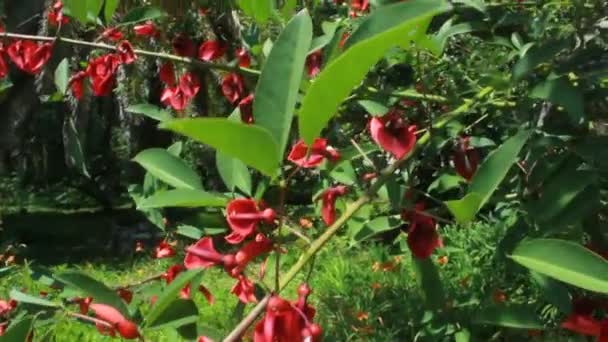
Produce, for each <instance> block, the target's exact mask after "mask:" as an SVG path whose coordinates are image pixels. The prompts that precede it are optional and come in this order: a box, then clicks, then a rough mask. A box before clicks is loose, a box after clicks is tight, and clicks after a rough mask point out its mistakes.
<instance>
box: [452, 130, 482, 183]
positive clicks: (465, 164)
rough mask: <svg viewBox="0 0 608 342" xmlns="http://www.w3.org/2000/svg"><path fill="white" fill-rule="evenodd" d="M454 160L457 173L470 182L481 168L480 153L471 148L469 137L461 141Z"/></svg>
mask: <svg viewBox="0 0 608 342" xmlns="http://www.w3.org/2000/svg"><path fill="white" fill-rule="evenodd" d="M453 159H454V167H455V168H456V172H458V174H459V175H461V176H462V178H464V179H466V180H467V181H469V182H470V181H471V179H472V178H473V175H475V172H476V171H477V167H478V166H479V153H477V150H475V149H474V148H470V147H469V137H463V138H462V139H460V142H459V143H458V146H457V147H456V151H455V152H454V156H453Z"/></svg>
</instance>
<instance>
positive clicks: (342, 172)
mask: <svg viewBox="0 0 608 342" xmlns="http://www.w3.org/2000/svg"><path fill="white" fill-rule="evenodd" d="M329 176H330V177H331V178H333V179H335V180H336V181H338V182H339V183H342V184H345V185H353V184H355V183H357V173H356V172H355V168H354V167H353V164H352V163H351V162H350V160H344V161H341V162H340V163H338V164H336V165H334V166H333V167H332V168H331V170H330V172H329Z"/></svg>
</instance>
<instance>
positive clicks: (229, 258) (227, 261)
mask: <svg viewBox="0 0 608 342" xmlns="http://www.w3.org/2000/svg"><path fill="white" fill-rule="evenodd" d="M222 263H223V264H224V266H225V267H227V268H232V267H234V266H236V265H237V262H236V257H235V256H234V254H226V255H224V256H222Z"/></svg>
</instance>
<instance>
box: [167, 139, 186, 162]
mask: <svg viewBox="0 0 608 342" xmlns="http://www.w3.org/2000/svg"><path fill="white" fill-rule="evenodd" d="M183 148H184V143H182V142H181V141H177V142H175V143H173V144H172V145H171V146H169V147H167V152H169V153H171V154H172V155H174V156H176V157H178V158H179V156H180V155H181V154H182V150H183Z"/></svg>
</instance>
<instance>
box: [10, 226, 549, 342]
mask: <svg viewBox="0 0 608 342" xmlns="http://www.w3.org/2000/svg"><path fill="white" fill-rule="evenodd" d="M503 233H504V231H503V229H502V228H500V227H494V226H490V225H486V224H474V225H471V226H468V227H447V228H443V229H442V236H443V238H444V242H445V245H446V247H445V248H444V249H441V250H438V251H436V253H435V254H434V255H433V257H432V258H433V260H434V261H435V264H437V258H438V257H441V256H445V257H447V258H448V262H447V263H446V264H445V265H442V266H438V271H439V275H440V277H441V280H442V283H443V284H444V287H445V292H446V300H445V308H444V310H440V311H439V312H433V311H430V310H427V307H426V303H425V299H424V296H423V295H422V293H421V291H420V288H419V286H418V284H417V281H416V274H415V272H414V268H413V265H412V260H411V257H410V254H409V252H405V253H404V252H402V250H403V246H404V241H405V235H403V234H402V235H401V236H400V237H399V238H398V239H397V240H396V242H395V243H383V244H381V245H378V244H371V243H368V244H365V245H360V246H356V247H353V248H348V243H347V241H344V240H341V239H337V240H334V241H332V242H331V245H329V246H327V248H325V249H324V251H323V252H322V253H321V254H320V255H319V256H318V257H317V260H316V262H315V264H314V272H312V274H311V276H310V279H309V283H310V286H311V288H312V289H313V295H312V296H311V301H312V304H313V306H315V307H316V308H317V310H318V312H317V318H316V321H318V322H319V323H320V324H321V326H322V327H323V328H324V331H325V337H326V340H327V341H412V340H414V339H417V340H420V341H451V340H453V338H454V336H453V335H454V333H455V332H456V331H458V330H459V329H461V327H462V326H466V327H467V328H468V329H470V330H471V332H472V333H473V334H474V336H477V337H478V338H480V340H496V341H501V340H505V341H510V340H522V339H523V340H526V339H527V331H526V330H520V331H517V330H513V329H505V330H501V329H496V328H494V327H476V326H473V325H470V318H471V316H472V315H473V314H474V313H475V312H476V310H478V309H479V307H480V306H482V307H485V306H492V305H495V304H494V303H493V300H492V294H493V293H494V292H495V291H496V290H501V291H503V292H504V293H505V294H506V297H507V303H524V302H526V303H537V304H539V303H540V302H538V301H537V298H538V295H537V293H536V291H535V290H534V289H530V286H524V284H525V283H526V279H522V278H514V277H512V276H510V272H508V271H507V270H505V269H503V268H498V267H497V265H502V264H503V263H502V262H500V263H498V262H496V261H495V250H496V245H497V243H498V241H499V239H500V237H501V236H502V235H503ZM405 248H407V247H405ZM297 255H298V252H297V251H296V250H291V251H289V253H288V254H287V255H285V256H284V257H283V260H284V262H285V264H286V265H285V267H287V266H288V265H289V264H290V263H293V262H295V260H296V257H297ZM179 262H181V259H179V258H175V259H174V260H152V259H149V258H147V257H140V258H136V259H135V260H134V261H131V262H124V263H122V264H104V263H82V264H78V265H69V266H68V265H59V266H55V267H52V271H53V272H60V271H62V270H67V269H73V268H76V269H78V270H80V271H82V272H84V273H86V274H88V275H90V276H92V277H94V278H96V279H100V280H103V281H104V282H105V283H106V284H107V285H108V286H114V287H115V286H119V285H126V284H132V283H135V282H137V281H140V280H142V279H145V278H147V277H149V276H150V275H155V274H158V273H160V272H163V271H164V270H165V269H166V268H167V267H168V266H169V265H171V264H172V263H179ZM273 264H274V263H273V262H269V264H268V270H267V275H266V278H265V282H266V283H268V284H270V283H272V281H273V278H272V276H273V275H274V271H273V267H272V265H273ZM374 265H376V266H374ZM382 266H386V267H385V269H383V267H382ZM306 271H307V270H306ZM254 272H255V273H257V266H252V268H251V270H250V274H254ZM306 276H307V272H302V273H301V274H300V275H299V276H298V278H297V279H296V280H295V281H294V282H293V283H292V284H290V286H289V287H288V289H287V290H286V291H285V292H284V293H283V296H284V297H286V298H288V299H292V300H294V299H295V298H296V295H295V288H296V287H297V286H298V285H299V283H300V282H301V281H303V280H304V279H305V277H306ZM202 283H203V284H204V285H205V286H207V287H208V288H209V289H210V290H211V292H212V293H213V295H214V296H215V299H216V303H215V304H214V305H210V304H208V303H207V301H206V300H205V299H204V297H203V296H202V295H201V294H200V293H198V291H193V293H195V295H194V300H195V302H196V303H197V306H198V307H199V310H200V316H199V322H198V323H199V333H200V334H206V335H209V336H212V337H215V338H218V337H221V336H224V335H225V334H226V333H228V332H229V331H230V329H231V328H232V327H234V325H235V324H236V323H237V322H238V320H239V319H240V317H242V316H241V315H242V314H239V310H238V308H237V303H238V301H237V299H236V297H235V296H233V295H232V294H230V293H229V292H230V288H231V287H232V285H233V283H234V280H233V279H232V278H229V277H228V276H226V275H225V273H223V271H222V270H220V269H217V268H216V269H211V270H208V271H205V273H204V277H203V280H202ZM158 286H160V284H159V283H158V282H156V283H153V284H152V285H146V286H142V287H139V288H138V291H139V295H138V294H136V300H135V301H134V303H132V304H131V307H132V308H136V307H137V308H139V309H140V310H141V312H142V313H143V314H145V312H146V311H147V309H148V308H149V307H150V303H149V300H148V299H149V297H150V293H153V292H155V291H157V290H158ZM11 288H20V289H26V290H27V291H28V292H29V293H31V294H37V293H39V292H40V291H47V292H49V293H51V297H52V296H53V295H54V293H56V292H53V290H52V289H50V288H49V287H48V286H45V285H42V284H41V283H40V282H38V281H35V280H33V279H32V276H31V272H28V271H27V269H26V268H24V267H22V268H19V269H17V270H16V271H14V272H11V273H10V274H8V275H6V276H4V277H3V278H0V298H6V297H7V295H8V292H9V291H10V289H11ZM144 298H145V301H142V300H143V299H144ZM138 299H139V300H138ZM251 307H252V305H248V306H247V308H246V309H245V312H246V311H247V310H248V309H250V308H251ZM539 308H540V305H539ZM74 310H77V308H74ZM134 311H135V310H134ZM47 330H48V329H47V328H41V329H40V331H41V334H42V332H44V331H47ZM52 333H53V334H55V336H56V338H57V339H56V340H57V341H76V340H78V341H105V340H109V339H108V338H107V337H103V336H101V335H99V334H98V333H97V331H96V330H95V328H94V327H92V326H89V325H86V324H83V323H80V322H76V321H74V320H71V319H60V323H59V324H57V325H55V326H54V327H53V330H52ZM146 338H147V339H148V340H151V341H179V340H180V339H179V337H178V336H177V335H176V334H175V333H174V332H173V331H171V330H165V331H159V332H153V333H151V334H149V335H148V334H147V335H146ZM503 338H505V339H503Z"/></svg>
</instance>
